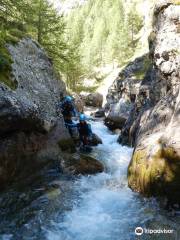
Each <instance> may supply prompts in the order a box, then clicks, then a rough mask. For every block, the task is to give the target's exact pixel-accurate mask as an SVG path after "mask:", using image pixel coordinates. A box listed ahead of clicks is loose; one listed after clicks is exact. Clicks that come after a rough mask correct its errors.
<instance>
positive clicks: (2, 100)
mask: <svg viewBox="0 0 180 240" xmlns="http://www.w3.org/2000/svg"><path fill="white" fill-rule="evenodd" d="M8 50H9V52H10V54H11V56H12V59H13V64H12V75H13V79H12V80H13V81H15V82H16V85H17V89H16V90H15V91H13V90H11V89H9V88H8V87H7V86H5V85H3V84H0V187H2V186H3V185H4V184H7V183H8V182H11V181H15V180H16V179H17V178H18V177H19V176H21V175H22V174H26V173H27V172H32V171H34V170H35V169H36V168H37V166H38V165H39V166H41V165H42V164H44V162H47V161H49V160H51V161H52V160H58V159H60V158H61V150H60V148H59V145H58V144H59V143H60V142H62V141H65V140H66V141H70V137H69V134H68V132H67V130H66V128H65V127H64V122H63V117H62V115H61V113H60V112H59V111H58V109H57V104H58V102H59V101H60V98H61V97H62V96H63V94H65V84H64V83H63V82H62V81H59V80H58V78H57V76H56V75H55V73H54V71H53V66H52V63H51V60H50V59H49V58H48V57H47V55H46V54H45V52H44V50H43V49H41V48H40V46H39V45H38V44H37V43H36V42H34V41H32V40H31V39H24V40H22V41H21V42H19V44H17V45H15V46H12V45H9V46H8Z"/></svg>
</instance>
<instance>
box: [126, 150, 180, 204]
mask: <svg viewBox="0 0 180 240" xmlns="http://www.w3.org/2000/svg"><path fill="white" fill-rule="evenodd" d="M128 183H129V186H130V187H131V188H132V189H133V190H135V191H137V192H141V193H142V194H143V195H145V196H147V197H149V196H166V197H167V198H169V199H171V201H173V202H180V156H179V155H178V153H177V152H176V150H175V149H173V148H172V147H166V148H164V147H162V146H161V147H160V148H158V150H157V151H156V152H155V154H153V155H151V152H150V150H149V149H148V148H145V149H137V150H135V152H134V154H133V157H132V160H131V163H130V165H129V168H128Z"/></svg>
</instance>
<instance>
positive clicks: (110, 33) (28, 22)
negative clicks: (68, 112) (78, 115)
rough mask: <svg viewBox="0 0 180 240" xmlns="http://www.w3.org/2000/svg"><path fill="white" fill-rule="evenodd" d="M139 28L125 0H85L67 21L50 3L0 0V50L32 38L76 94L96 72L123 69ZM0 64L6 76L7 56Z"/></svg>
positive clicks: (132, 11) (130, 54)
mask: <svg viewBox="0 0 180 240" xmlns="http://www.w3.org/2000/svg"><path fill="white" fill-rule="evenodd" d="M64 2H66V1H64ZM141 26H142V19H141V18H140V17H139V16H138V14H137V13H136V11H135V6H132V8H131V9H129V11H126V7H125V6H124V1H123V0H96V1H95V0H88V1H86V2H84V4H82V5H77V6H76V7H75V8H74V9H72V10H71V11H70V13H69V14H68V15H66V16H62V15H60V14H59V13H58V12H57V11H56V10H55V9H54V8H53V6H52V5H51V4H50V1H49V0H31V1H30V0H23V1H22V0H16V1H14V0H0V44H1V46H2V47H3V48H5V43H7V42H10V43H13V44H16V43H17V42H18V41H19V40H20V39H21V38H23V37H25V36H31V37H32V38H34V39H35V40H37V41H38V42H39V43H40V44H41V45H42V46H43V47H44V48H45V50H46V51H47V53H48V55H49V56H50V58H51V59H52V60H53V63H54V66H55V69H56V71H57V72H61V75H62V76H63V77H64V79H65V81H66V83H67V85H68V87H69V88H70V89H72V90H73V91H79V89H80V88H81V87H80V86H81V84H82V80H83V78H84V77H86V76H88V75H90V74H91V73H92V72H93V71H92V70H93V68H94V67H95V66H102V65H105V64H107V63H112V62H113V61H117V62H119V63H120V64H123V62H125V61H126V60H127V59H128V58H130V57H131V56H132V55H133V52H134V49H135V47H136V41H137V38H136V34H137V33H138V31H139V30H140V28H141ZM6 58H7V59H6ZM0 64H1V67H3V68H4V67H5V66H7V65H8V66H9V71H10V62H9V60H8V56H7V55H2V56H1V60H0ZM85 88H86V87H85Z"/></svg>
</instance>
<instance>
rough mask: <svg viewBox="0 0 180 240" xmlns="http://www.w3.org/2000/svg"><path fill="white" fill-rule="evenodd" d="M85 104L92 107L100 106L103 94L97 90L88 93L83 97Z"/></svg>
mask: <svg viewBox="0 0 180 240" xmlns="http://www.w3.org/2000/svg"><path fill="white" fill-rule="evenodd" d="M85 104H86V105H87V106H92V107H102V104H103V95H102V94H100V93H98V92H96V93H90V94H88V95H87V96H86V98H85Z"/></svg>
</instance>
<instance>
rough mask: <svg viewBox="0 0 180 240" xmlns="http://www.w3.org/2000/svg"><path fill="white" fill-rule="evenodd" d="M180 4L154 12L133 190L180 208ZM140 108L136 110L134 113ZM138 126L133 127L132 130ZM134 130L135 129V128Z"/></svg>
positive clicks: (131, 175) (131, 168)
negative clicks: (148, 68)
mask: <svg viewBox="0 0 180 240" xmlns="http://www.w3.org/2000/svg"><path fill="white" fill-rule="evenodd" d="M179 19H180V5H173V4H172V2H171V1H161V2H159V3H158V6H157V7H156V8H155V15H154V30H153V31H154V36H153V39H150V43H151V48H150V50H151V54H150V56H151V57H152V60H153V64H154V69H153V70H152V72H154V73H155V74H154V73H153V75H151V78H150V79H151V81H150V83H149V84H148V85H147V90H148V95H147V96H146V97H145V96H144V97H143V99H144V100H145V99H146V101H144V104H143V103H142V104H141V107H140V109H139V115H137V117H136V118H135V120H136V121H135V122H136V123H135V122H132V124H130V128H129V129H130V132H129V133H131V130H133V129H135V128H136V134H135V137H134V145H135V150H134V154H133V157H132V160H131V163H130V165H129V169H128V181H129V186H130V187H131V188H132V189H133V190H136V191H138V192H141V193H143V194H144V195H147V196H152V195H154V196H158V195H163V196H166V197H167V198H168V199H169V201H170V202H177V203H180V53H179V49H180V35H179V30H178V29H179V24H180V22H179ZM136 109H137V108H136ZM133 125H134V126H133ZM135 126H136V127H135Z"/></svg>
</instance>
